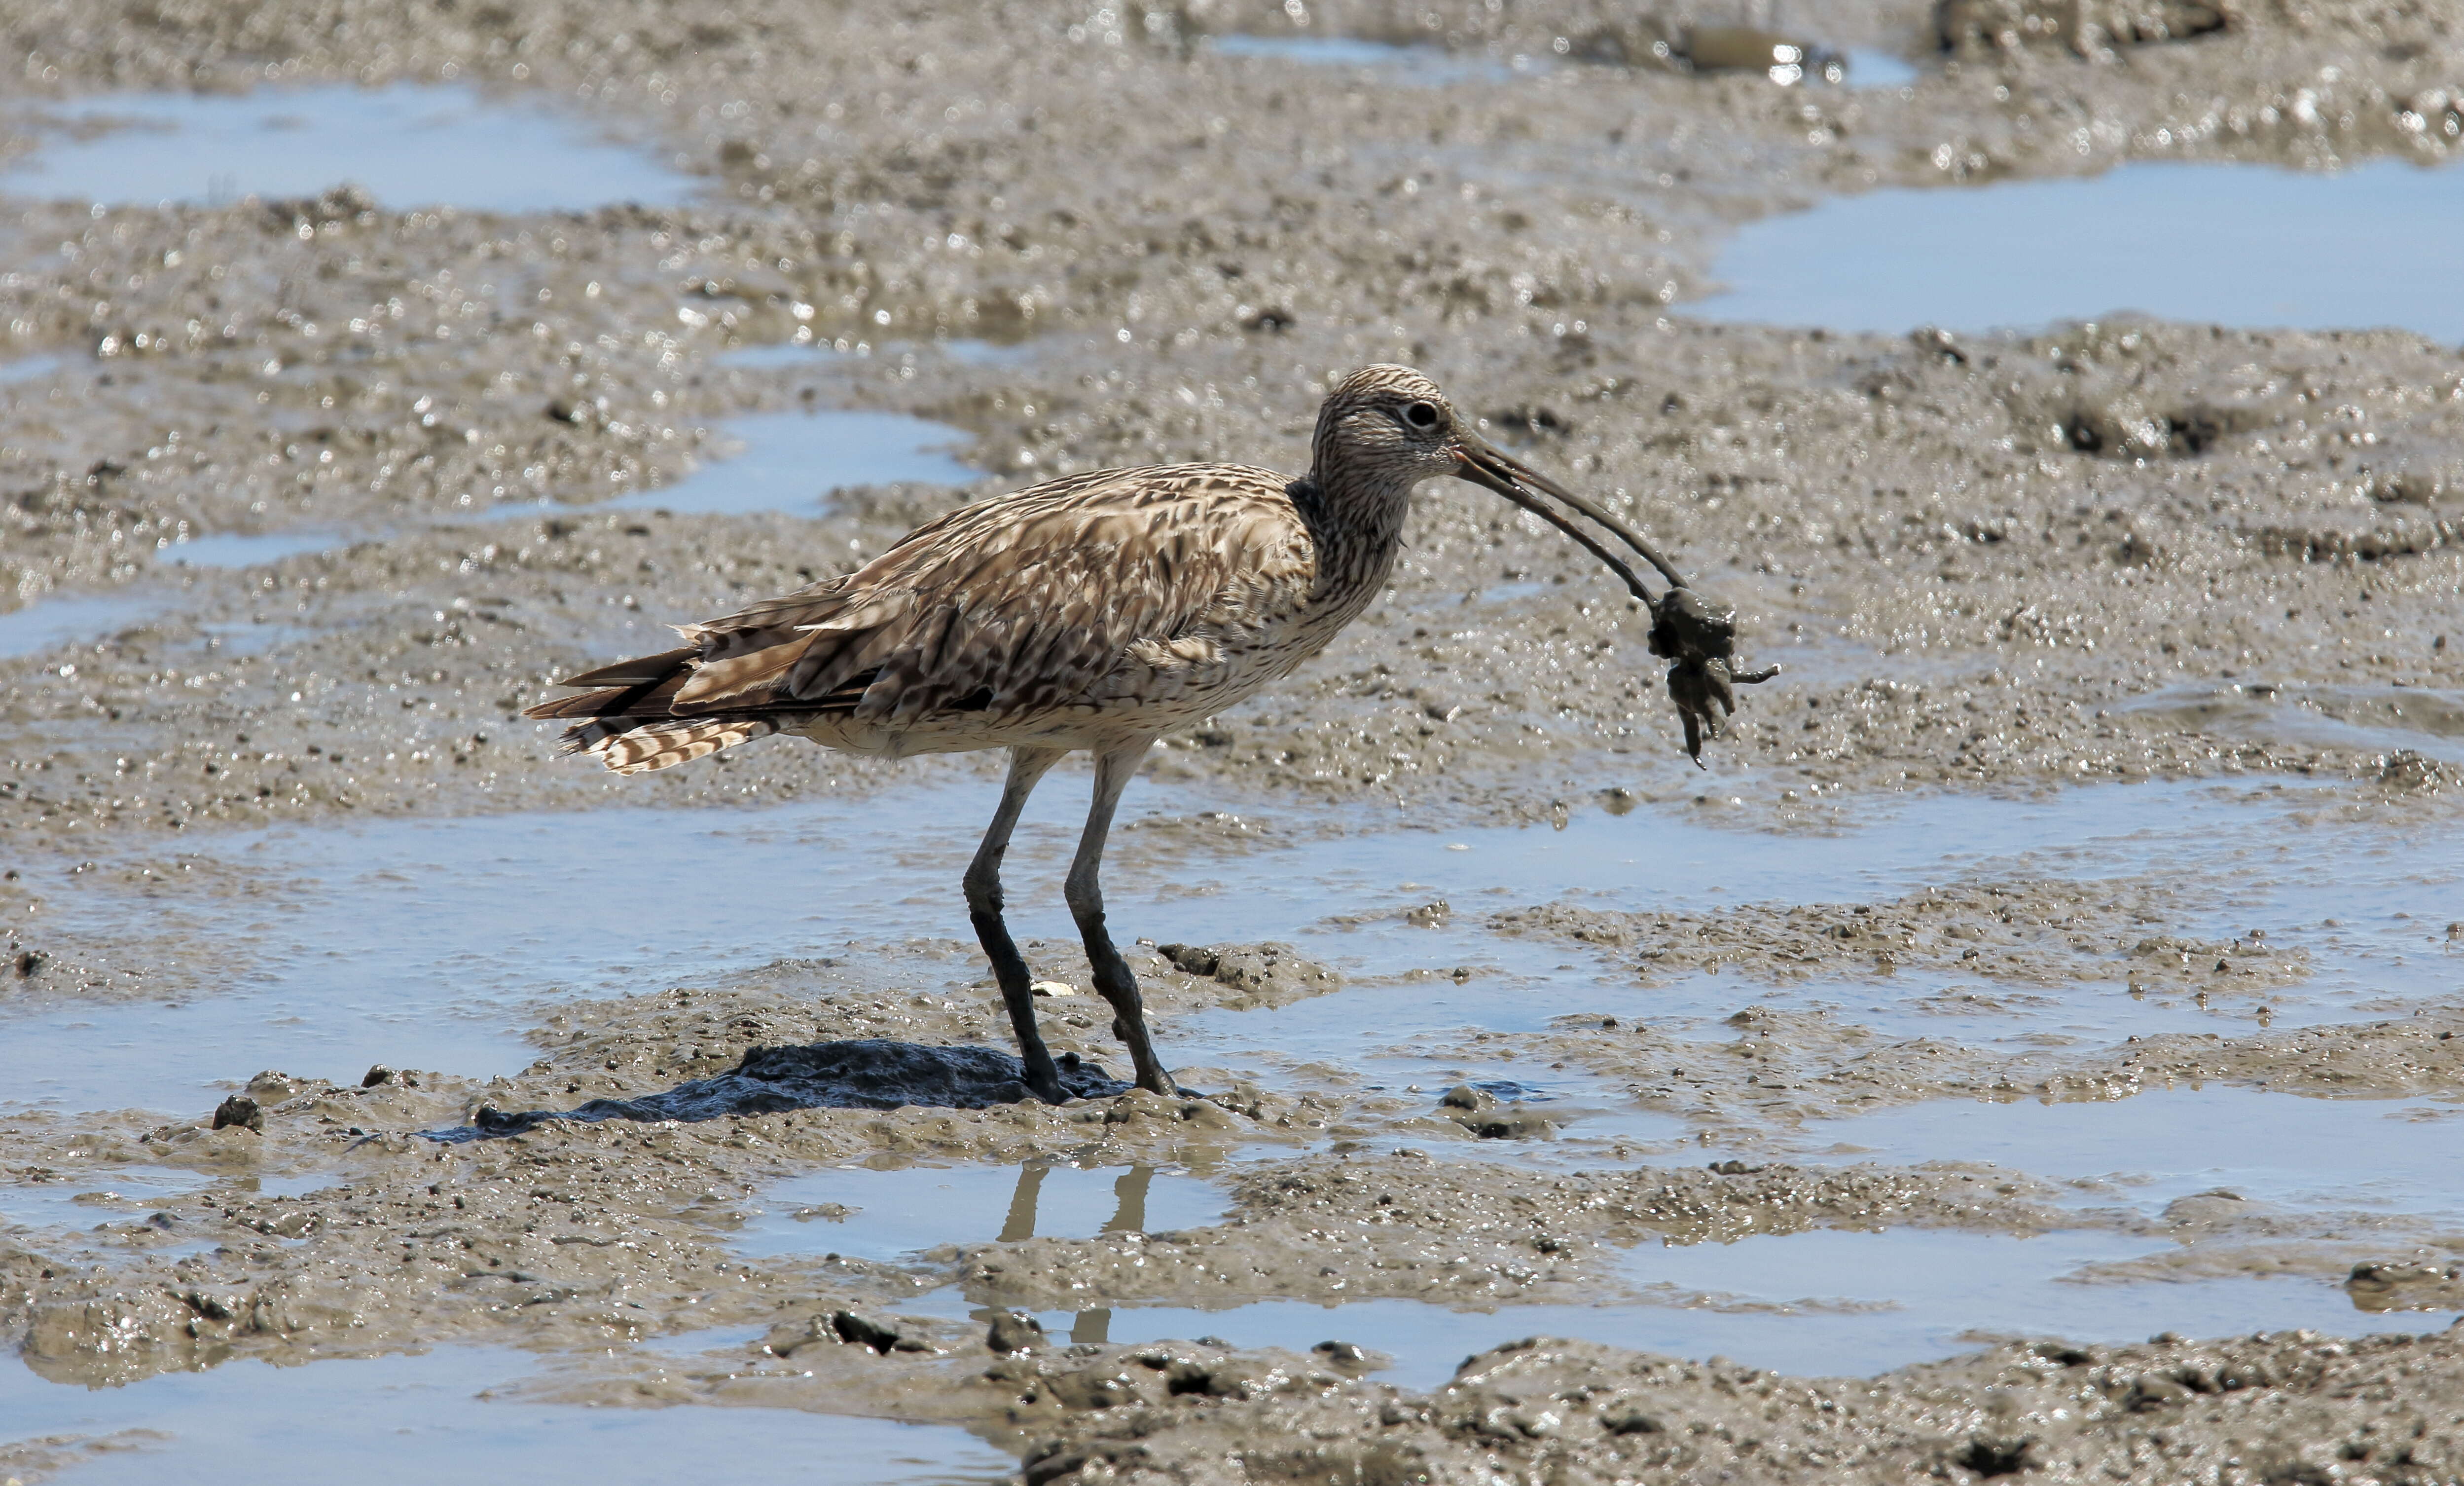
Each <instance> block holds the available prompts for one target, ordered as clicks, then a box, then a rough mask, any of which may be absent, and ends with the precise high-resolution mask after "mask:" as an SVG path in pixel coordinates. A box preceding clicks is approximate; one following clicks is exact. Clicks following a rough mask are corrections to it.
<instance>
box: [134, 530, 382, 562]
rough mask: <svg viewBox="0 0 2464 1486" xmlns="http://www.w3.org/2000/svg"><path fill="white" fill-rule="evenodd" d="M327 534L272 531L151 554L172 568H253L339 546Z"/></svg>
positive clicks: (171, 546) (202, 540)
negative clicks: (303, 553) (304, 553)
mask: <svg viewBox="0 0 2464 1486" xmlns="http://www.w3.org/2000/svg"><path fill="white" fill-rule="evenodd" d="M342 540H343V539H341V538H340V537H337V536H335V535H334V534H333V533H331V532H321V531H297V532H293V531H275V532H265V533H261V534H259V535H256V536H246V537H243V536H236V535H228V536H219V537H190V538H188V539H187V541H185V542H174V543H165V544H164V545H162V546H161V547H158V548H157V549H156V550H155V560H156V561H157V562H162V563H167V564H169V565H171V566H174V567H256V566H263V565H264V564H267V563H278V562H280V561H282V560H283V559H284V558H286V557H297V556H298V555H299V554H300V553H302V552H324V551H329V550H331V549H332V548H334V547H338V546H341V544H342Z"/></svg>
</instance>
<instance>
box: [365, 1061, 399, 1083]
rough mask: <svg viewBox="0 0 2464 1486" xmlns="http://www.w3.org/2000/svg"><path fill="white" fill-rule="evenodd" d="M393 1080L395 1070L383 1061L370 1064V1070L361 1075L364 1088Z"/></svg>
mask: <svg viewBox="0 0 2464 1486" xmlns="http://www.w3.org/2000/svg"><path fill="white" fill-rule="evenodd" d="M391 1082H393V1070H392V1069H390V1068H387V1067H385V1065H384V1064H383V1063H371V1064H370V1065H368V1071H367V1072H366V1073H364V1074H362V1075H361V1076H360V1087H361V1088H363V1089H373V1088H375V1087H376V1086H377V1085H378V1084H381V1083H391Z"/></svg>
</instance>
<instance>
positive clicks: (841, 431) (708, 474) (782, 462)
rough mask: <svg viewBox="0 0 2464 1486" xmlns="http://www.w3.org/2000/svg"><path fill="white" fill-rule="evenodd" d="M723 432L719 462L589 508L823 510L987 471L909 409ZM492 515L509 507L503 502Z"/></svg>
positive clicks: (765, 421)
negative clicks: (870, 492) (889, 488)
mask: <svg viewBox="0 0 2464 1486" xmlns="http://www.w3.org/2000/svg"><path fill="white" fill-rule="evenodd" d="M719 431H720V432H721V433H723V434H724V435H725V436H726V437H727V438H728V439H729V440H730V442H731V444H732V445H733V446H734V447H733V452H731V453H728V454H726V455H721V456H720V457H719V458H718V459H717V460H716V461H715V462H714V463H711V464H709V465H705V466H704V467H702V468H701V469H699V470H696V471H694V472H693V474H691V475H688V476H686V477H684V478H683V479H680V480H678V481H676V482H675V483H674V484H672V485H663V486H661V487H659V488H658V489H656V490H642V491H635V492H634V493H632V494H631V495H628V496H623V497H620V498H618V499H614V500H607V501H602V502H600V503H598V504H596V505H593V506H590V507H588V508H587V509H589V510H592V511H674V512H677V513H679V514H690V515H696V516H745V515H750V514H752V513H754V512H759V511H783V512H785V513H787V514H789V515H791V516H818V515H820V514H821V510H822V501H823V499H824V498H825V497H826V496H827V495H828V494H829V493H830V492H831V491H833V490H837V489H840V488H841V487H843V486H848V485H889V484H896V483H900V482H907V481H912V482H913V483H916V484H925V485H972V484H974V483H975V482H976V481H977V480H979V479H981V478H983V471H981V470H979V469H977V468H975V467H974V466H972V465H970V464H967V463H966V462H964V461H963V460H960V459H959V458H957V456H956V455H951V454H949V453H947V452H946V451H947V450H948V449H949V448H950V446H952V445H954V444H957V445H964V444H969V443H973V442H974V441H975V435H974V434H972V433H969V432H966V431H965V430H963V429H956V428H952V427H951V426H950V425H948V424H946V423H934V422H931V421H929V420H927V419H923V418H917V417H913V416H910V415H909V414H907V413H903V412H873V411H868V410H862V409H852V408H825V409H818V410H814V411H811V412H764V413H755V414H752V415H751V416H749V417H742V418H731V419H729V420H728V421H727V422H726V423H724V424H722V425H720V430H719ZM517 509H518V510H519V511H521V512H528V511H530V510H531V509H532V508H531V507H527V506H525V507H520V508H517ZM558 509H571V508H570V507H559V508H558ZM490 514H491V515H492V516H493V515H499V514H510V513H509V512H508V511H507V508H504V507H499V508H497V510H496V511H495V512H492V513H490Z"/></svg>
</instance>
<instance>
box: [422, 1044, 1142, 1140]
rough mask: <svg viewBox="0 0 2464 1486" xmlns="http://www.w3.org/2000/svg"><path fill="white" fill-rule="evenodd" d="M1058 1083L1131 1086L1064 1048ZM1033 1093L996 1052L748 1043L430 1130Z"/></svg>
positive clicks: (705, 1116) (1100, 1093)
mask: <svg viewBox="0 0 2464 1486" xmlns="http://www.w3.org/2000/svg"><path fill="white" fill-rule="evenodd" d="M1057 1061H1058V1062H1059V1064H1060V1068H1061V1085H1062V1087H1063V1088H1064V1089H1066V1090H1067V1091H1068V1093H1069V1095H1070V1097H1071V1098H1082V1099H1093V1098H1111V1097H1112V1096H1114V1095H1117V1094H1126V1093H1128V1092H1129V1089H1130V1085H1129V1084H1127V1083H1124V1082H1122V1081H1121V1080H1120V1079H1118V1078H1115V1077H1113V1076H1111V1075H1110V1074H1108V1073H1106V1072H1104V1069H1103V1067H1102V1065H1101V1064H1097V1063H1089V1062H1087V1061H1085V1060H1083V1059H1081V1058H1079V1057H1077V1056H1075V1055H1074V1054H1062V1055H1061V1057H1060V1058H1059V1059H1058V1060H1057ZM1028 1098H1033V1095H1032V1094H1031V1093H1029V1091H1028V1089H1027V1087H1026V1071H1025V1069H1024V1068H1023V1066H1022V1065H1021V1064H1020V1063H1019V1060H1018V1058H1017V1057H1016V1056H1015V1055H1013V1054H1008V1053H1003V1052H1001V1051H999V1050H998V1049H994V1048H976V1047H960V1048H929V1047H924V1046H921V1045H919V1044H916V1043H913V1042H893V1041H891V1040H890V1039H888V1038H884V1037H867V1038H863V1039H861V1040H857V1041H847V1042H816V1043H812V1044H810V1045H808V1046H804V1047H786V1048H763V1047H757V1048H748V1049H746V1050H745V1054H744V1056H743V1058H742V1059H741V1060H740V1061H738V1062H737V1065H736V1066H735V1067H734V1068H731V1069H729V1070H728V1071H727V1072H725V1073H723V1074H720V1075H718V1076H715V1077H711V1078H695V1079H693V1080H691V1081H689V1082H685V1083H680V1084H677V1085H676V1086H675V1087H674V1088H672V1089H669V1090H666V1091H665V1092H663V1093H659V1094H647V1095H644V1096H643V1097H641V1098H633V1099H592V1100H590V1101H589V1102H588V1103H586V1104H583V1105H580V1106H577V1107H576V1108H573V1109H569V1110H545V1109H541V1110H526V1111H522V1112H520V1113H515V1114H508V1113H506V1112H504V1111H502V1110H497V1109H492V1108H489V1107H487V1106H485V1105H482V1106H480V1108H479V1110H478V1112H477V1113H476V1114H474V1115H473V1116H472V1117H471V1123H469V1124H468V1125H463V1126H459V1127H457V1128H454V1129H451V1130H442V1131H437V1132H434V1134H433V1138H434V1139H437V1140H443V1141H471V1140H478V1139H481V1138H483V1137H487V1136H501V1135H519V1134H521V1133H522V1132H523V1131H525V1130H529V1129H532V1128H534V1127H536V1126H538V1125H539V1124H540V1123H541V1122H543V1121H546V1120H717V1119H721V1118H723V1117H725V1116H728V1115H761V1114H775V1113H778V1112H781V1111H784V1110H797V1109H899V1108H903V1107H905V1106H906V1105H909V1104H927V1105H934V1106H937V1107H942V1108H949V1109H984V1108H987V1107H989V1106H991V1105H994V1104H1016V1103H1019V1102H1021V1101H1022V1100H1024V1099H1028Z"/></svg>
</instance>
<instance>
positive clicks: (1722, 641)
mask: <svg viewBox="0 0 2464 1486" xmlns="http://www.w3.org/2000/svg"><path fill="white" fill-rule="evenodd" d="M1455 446H1456V458H1457V460H1458V461H1459V462H1458V463H1457V465H1456V467H1455V473H1456V475H1457V476H1459V477H1462V478H1463V479H1466V480H1469V481H1470V482H1472V483H1473V484H1475V485H1480V486H1483V487H1485V488H1486V489H1489V490H1493V491H1496V492H1497V493H1498V494H1499V495H1501V496H1504V497H1505V498H1506V499H1508V500H1511V501H1512V502H1514V503H1515V504H1516V505H1519V506H1521V507H1522V508H1523V509H1525V510H1527V511H1529V512H1530V513H1531V514H1532V515H1534V516H1537V517H1538V518H1540V519H1541V520H1542V521H1547V522H1548V523H1549V524H1550V525H1551V526H1554V527H1556V528H1557V529H1558V530H1559V531H1561V532H1563V533H1565V534H1566V536H1567V537H1569V538H1570V539H1572V540H1573V543H1575V545H1577V546H1579V547H1581V548H1582V549H1583V550H1584V551H1586V552H1589V553H1590V554H1592V556H1594V557H1595V558H1597V559H1599V560H1600V562H1601V563H1602V564H1603V565H1604V566H1607V567H1608V569H1609V570H1610V571H1611V572H1614V573H1616V574H1617V577H1618V578H1620V579H1622V580H1623V581H1624V583H1625V586H1626V588H1627V589H1628V591H1630V592H1632V593H1633V594H1634V596H1635V597H1636V598H1638V599H1639V600H1641V602H1642V605H1643V607H1644V608H1645V609H1648V610H1651V618H1652V625H1651V653H1652V654H1655V655H1659V656H1662V657H1664V658H1665V659H1667V660H1669V661H1671V662H1673V664H1671V665H1670V666H1669V668H1668V695H1669V698H1670V699H1672V700H1674V701H1675V702H1676V703H1677V712H1678V716H1679V717H1680V718H1681V719H1682V720H1683V721H1684V723H1685V751H1686V753H1687V754H1688V755H1689V756H1691V757H1692V759H1693V760H1694V762H1695V763H1696V764H1697V765H1701V764H1702V763H1703V739H1704V736H1705V733H1706V732H1707V733H1708V734H1709V736H1711V737H1714V738H1717V737H1718V736H1720V732H1721V729H1722V725H1723V722H1724V721H1725V719H1726V718H1727V717H1728V716H1730V715H1732V714H1734V713H1735V712H1736V710H1737V694H1736V686H1737V685H1738V684H1740V683H1742V684H1745V685H1752V684H1754V683H1756V682H1760V681H1768V680H1770V679H1771V677H1772V676H1777V675H1779V667H1777V666H1768V667H1765V668H1764V669H1762V670H1759V671H1738V670H1735V669H1734V664H1735V657H1736V640H1737V624H1736V610H1733V609H1730V608H1728V607H1727V606H1726V605H1721V604H1708V603H1705V602H1704V600H1703V599H1702V597H1701V596H1700V595H1699V594H1697V593H1695V592H1694V591H1693V589H1692V588H1690V587H1689V586H1688V585H1687V583H1686V582H1685V579H1684V577H1683V575H1682V574H1680V573H1679V572H1678V571H1677V569H1676V567H1675V566H1671V565H1670V563H1669V562H1668V560H1667V559H1666V558H1663V557H1661V555H1660V553H1659V551H1658V550H1657V549H1655V548H1654V547H1653V546H1652V544H1651V543H1649V542H1648V541H1645V540H1644V538H1643V536H1642V534H1641V533H1640V532H1639V531H1636V530H1635V529H1634V528H1633V527H1631V526H1629V525H1627V524H1626V523H1625V522H1624V521H1619V520H1618V519H1617V517H1615V516H1613V515H1611V514H1610V513H1609V512H1608V511H1606V510H1604V509H1602V508H1601V507H1600V506H1599V505H1598V504H1597V503H1596V502H1595V501H1591V500H1587V499H1583V498H1582V497H1581V496H1578V495H1576V494H1574V493H1573V491H1571V490H1568V489H1567V488H1566V487H1565V486H1563V485H1560V484H1558V483H1557V482H1556V481H1555V480H1552V479H1551V478H1549V477H1547V476H1545V475H1542V474H1541V473H1540V472H1539V471H1537V470H1534V469H1532V468H1531V467H1530V466H1529V465H1527V464H1525V463H1524V462H1523V461H1521V460H1520V459H1517V458H1515V457H1513V456H1512V455H1508V454H1507V453H1505V452H1504V451H1503V450H1500V449H1499V448H1497V447H1496V446H1495V445H1493V444H1491V443H1489V442H1488V440H1486V439H1485V438H1482V437H1481V436H1480V435H1479V434H1477V433H1474V432H1471V431H1470V430H1469V429H1466V428H1464V427H1463V425H1462V424H1461V423H1457V424H1456V426H1455ZM1552 501H1553V502H1555V503H1554V504H1551V502H1552ZM1560 507H1562V508H1563V509H1560ZM1569 512H1572V513H1573V515H1569V514H1568V513H1569ZM1574 516H1580V517H1582V518H1584V519H1585V520H1587V521H1591V522H1593V523H1594V524H1595V525H1597V526H1598V527H1600V528H1601V529H1602V530H1604V531H1606V532H1608V533H1609V534H1610V535H1611V536H1613V537H1615V538H1617V541H1619V542H1621V543H1624V544H1625V545H1626V546H1627V547H1628V548H1629V549H1631V550H1632V551H1633V553H1634V554H1635V555H1636V556H1637V557H1639V558H1641V559H1642V560H1643V561H1644V562H1646V563H1648V564H1650V565H1651V566H1652V567H1653V568H1654V569H1656V570H1657V571H1658V572H1659V574H1660V576H1661V578H1662V579H1663V580H1665V581H1666V582H1667V584H1668V590H1667V591H1666V592H1664V593H1661V594H1658V595H1654V594H1653V593H1652V592H1651V590H1650V589H1649V588H1645V587H1644V586H1643V582H1642V578H1641V576H1640V575H1639V574H1638V573H1637V572H1636V571H1635V570H1634V566H1633V565H1632V564H1630V563H1628V562H1627V561H1626V560H1625V558H1624V557H1623V556H1621V555H1620V554H1618V553H1617V552H1616V551H1613V550H1612V549H1611V548H1610V547H1609V545H1608V543H1604V542H1602V541H1601V540H1600V539H1599V538H1598V537H1597V536H1596V535H1595V534H1594V533H1592V532H1591V531H1589V530H1587V529H1585V528H1584V527H1582V526H1580V525H1577V524H1576V523H1575V521H1574V520H1573V517H1574ZM1715 707H1716V708H1717V709H1718V710H1717V711H1714V710H1713V709H1714V708H1715Z"/></svg>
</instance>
